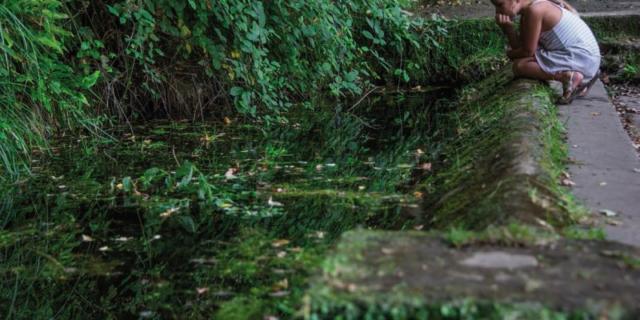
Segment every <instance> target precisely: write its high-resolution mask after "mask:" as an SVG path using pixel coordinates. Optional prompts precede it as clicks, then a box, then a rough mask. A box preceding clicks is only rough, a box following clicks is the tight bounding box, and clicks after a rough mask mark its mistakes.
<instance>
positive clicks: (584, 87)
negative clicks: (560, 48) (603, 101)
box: [578, 71, 600, 97]
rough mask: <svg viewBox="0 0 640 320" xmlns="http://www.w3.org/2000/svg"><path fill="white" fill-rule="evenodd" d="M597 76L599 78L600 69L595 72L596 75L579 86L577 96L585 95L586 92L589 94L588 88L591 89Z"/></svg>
mask: <svg viewBox="0 0 640 320" xmlns="http://www.w3.org/2000/svg"><path fill="white" fill-rule="evenodd" d="M598 78H600V71H598V72H596V75H594V76H593V78H591V80H589V82H587V83H584V84H582V85H581V86H580V89H581V90H580V93H578V97H586V96H587V94H589V90H591V87H593V85H594V84H595V83H596V81H597V80H598Z"/></svg>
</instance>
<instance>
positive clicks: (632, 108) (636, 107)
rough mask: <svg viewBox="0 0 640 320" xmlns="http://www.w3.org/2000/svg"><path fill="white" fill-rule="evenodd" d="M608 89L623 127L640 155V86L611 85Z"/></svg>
mask: <svg viewBox="0 0 640 320" xmlns="http://www.w3.org/2000/svg"><path fill="white" fill-rule="evenodd" d="M608 88H609V94H610V96H611V101H612V102H613V105H614V106H615V107H616V110H617V111H618V114H620V119H621V121H622V125H623V127H624V129H625V130H626V131H627V133H628V134H629V137H630V138H631V141H632V142H633V146H634V147H635V149H636V151H638V152H639V153H640V85H639V84H609V85H608Z"/></svg>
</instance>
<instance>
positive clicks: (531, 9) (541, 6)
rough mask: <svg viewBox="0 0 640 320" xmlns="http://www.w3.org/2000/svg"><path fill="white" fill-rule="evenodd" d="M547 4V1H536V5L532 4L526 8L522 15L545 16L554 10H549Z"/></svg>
mask: <svg viewBox="0 0 640 320" xmlns="http://www.w3.org/2000/svg"><path fill="white" fill-rule="evenodd" d="M545 2H547V1H536V2H535V3H532V4H531V5H529V6H527V7H526V8H524V10H523V11H522V15H524V16H528V17H536V16H537V17H542V16H544V15H545V14H547V13H548V12H549V10H550V9H552V8H549V7H548V6H547V3H545Z"/></svg>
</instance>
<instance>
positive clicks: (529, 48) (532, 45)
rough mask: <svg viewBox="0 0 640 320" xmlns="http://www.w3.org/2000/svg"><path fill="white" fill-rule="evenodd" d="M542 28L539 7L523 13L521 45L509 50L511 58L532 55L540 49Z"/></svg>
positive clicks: (508, 54)
mask: <svg viewBox="0 0 640 320" xmlns="http://www.w3.org/2000/svg"><path fill="white" fill-rule="evenodd" d="M541 30H542V12H541V11H540V10H538V9H537V8H531V9H529V10H527V12H525V13H524V14H523V15H522V21H521V22H520V33H521V35H522V37H521V40H522V42H521V45H520V46H519V47H518V48H512V49H511V50H509V51H507V56H508V57H509V58H510V59H520V58H528V57H532V56H534V55H535V53H536V49H538V40H539V39H540V32H541Z"/></svg>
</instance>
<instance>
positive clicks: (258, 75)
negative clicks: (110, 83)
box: [88, 0, 446, 123]
mask: <svg viewBox="0 0 640 320" xmlns="http://www.w3.org/2000/svg"><path fill="white" fill-rule="evenodd" d="M91 6H92V7H90V10H91V8H93V9H92V10H94V11H100V10H103V11H104V10H108V12H109V13H110V14H112V15H113V16H114V17H115V18H116V19H112V20H117V25H114V24H113V23H112V24H109V23H106V24H105V25H106V26H107V28H108V29H107V30H101V26H95V25H94V26H93V32H94V34H95V35H96V37H97V38H100V39H102V40H103V41H102V40H101V42H100V43H103V42H104V43H105V45H106V50H112V51H114V52H115V53H116V56H117V57H116V58H115V60H114V61H112V63H111V65H115V66H117V68H119V69H118V70H117V71H115V73H114V76H113V77H114V78H120V79H125V81H127V82H132V81H133V82H135V83H139V84H140V85H141V87H142V88H144V91H138V92H140V93H143V94H144V96H145V97H146V98H150V99H151V100H152V101H155V103H162V102H163V101H165V100H167V99H168V97H167V96H168V95H169V94H168V93H167V92H166V89H165V88H164V87H165V86H166V85H167V84H169V83H171V81H172V79H171V78H172V77H174V76H175V74H174V70H175V69H174V67H176V68H177V67H180V66H179V65H180V64H182V63H183V62H184V63H186V64H190V65H193V66H198V68H200V70H199V72H200V73H202V72H204V73H205V74H206V79H207V80H206V81H207V82H210V81H214V82H213V83H211V85H212V87H215V88H216V89H215V91H216V92H211V93H212V96H213V95H221V96H223V97H224V99H221V100H220V102H221V103H224V102H225V101H228V100H231V102H232V104H233V105H234V106H235V107H236V109H237V110H238V111H239V112H240V113H242V114H244V115H248V116H260V117H261V118H262V119H263V120H265V121H266V122H267V123H271V122H279V121H281V120H284V117H283V116H282V113H283V112H286V111H287V110H288V109H289V108H290V107H291V106H292V105H293V104H297V103H305V104H306V105H310V103H311V101H313V98H314V97H317V96H318V95H319V94H330V95H332V96H334V97H337V98H342V97H348V96H354V95H358V94H361V93H362V91H363V89H364V88H366V87H367V86H368V84H369V82H370V81H371V80H375V79H385V78H390V79H398V80H399V81H401V82H407V81H409V80H410V79H409V74H410V73H411V72H415V71H419V70H420V69H421V68H422V66H421V65H420V64H419V63H418V62H422V60H421V61H418V60H416V59H413V60H412V59H411V57H408V56H407V54H413V55H415V56H416V57H421V56H422V54H420V51H421V50H426V49H428V48H431V47H434V46H437V42H436V36H442V35H444V33H445V31H446V30H445V29H444V28H442V27H436V26H440V25H442V21H439V20H433V21H430V22H425V21H424V20H422V19H413V18H410V17H409V16H408V15H407V14H406V12H404V11H403V10H402V9H401V6H400V4H399V3H398V2H397V1H393V0H358V1H338V2H332V1H312V2H309V1H273V2H269V3H268V4H265V3H264V2H263V1H249V0H234V1H211V0H192V1H188V2H185V1H177V2H176V1H167V0H146V1H140V2H138V3H137V4H135V5H134V4H133V3H132V2H131V1H118V2H115V3H110V4H104V3H102V2H96V3H95V4H92V5H91ZM90 10H88V11H90ZM101 17H104V15H101ZM113 30H117V34H118V35H119V37H121V39H122V38H124V43H121V42H122V41H121V40H118V41H116V40H115V39H110V38H109V36H108V34H109V33H110V32H112V31H113ZM122 45H123V46H124V50H118V47H119V46H122ZM101 56H103V57H107V59H109V58H108V56H109V54H107V53H105V54H102V55H101ZM414 60H415V61H414ZM411 70H413V71H411ZM119 74H122V76H120V75H119ZM125 85H126V86H128V87H130V84H125ZM227 99H228V100H227ZM165 102H166V101H165ZM145 103H146V101H145ZM165 107H166V108H168V109H170V108H178V107H176V106H171V105H169V106H167V104H166V103H165ZM218 108H221V107H218ZM206 111H208V112H218V113H219V112H220V110H206Z"/></svg>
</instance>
